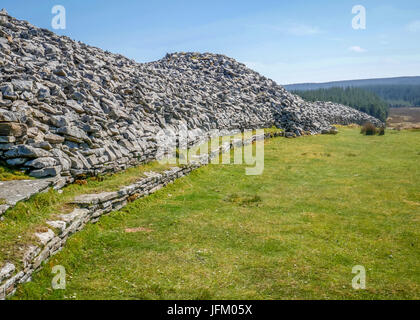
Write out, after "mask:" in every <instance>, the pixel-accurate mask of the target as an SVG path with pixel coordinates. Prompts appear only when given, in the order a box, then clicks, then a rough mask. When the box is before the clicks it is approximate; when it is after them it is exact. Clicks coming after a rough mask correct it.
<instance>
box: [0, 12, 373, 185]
mask: <svg viewBox="0 0 420 320" xmlns="http://www.w3.org/2000/svg"><path fill="white" fill-rule="evenodd" d="M0 71H1V72H0V160H2V161H5V162H7V164H8V165H10V166H15V167H19V168H21V169H22V170H27V172H28V173H29V174H30V175H31V176H33V177H36V178H44V177H54V176H60V175H61V176H63V177H67V179H68V180H69V181H70V180H72V179H73V178H74V177H77V176H80V175H86V174H88V175H97V174H100V173H103V172H110V171H111V172H112V171H118V170H122V169H125V168H127V167H129V166H134V165H137V164H139V163H143V162H147V161H150V160H153V159H155V158H156V153H157V149H158V145H157V144H158V142H157V140H156V135H157V133H158V132H159V131H160V130H161V129H162V128H169V129H172V130H175V131H177V130H178V128H179V123H184V124H185V125H186V126H187V127H188V129H189V130H191V131H192V132H194V130H195V132H197V131H198V132H200V133H201V134H207V133H209V132H211V131H212V130H214V129H218V130H221V131H226V132H232V131H235V130H245V129H255V128H266V127H272V126H274V125H275V126H277V127H279V128H283V129H285V131H286V132H291V133H293V134H294V135H297V136H299V135H302V134H304V133H308V132H310V133H312V134H315V133H320V132H322V131H325V130H329V129H330V127H331V125H332V124H350V123H357V124H362V123H364V122H367V121H370V122H373V123H375V124H378V125H381V122H380V121H379V120H377V119H375V118H372V117H370V116H368V115H367V114H364V113H361V112H358V111H356V110H354V109H351V108H349V107H346V106H342V105H338V104H333V103H321V102H319V103H308V102H305V101H303V100H302V99H300V98H298V97H296V96H294V95H292V94H290V93H289V92H287V91H286V90H285V89H284V88H283V87H281V86H279V85H277V84H276V83H275V82H274V81H272V80H270V79H267V78H265V77H263V76H261V75H260V74H258V73H257V72H254V71H252V70H250V69H248V68H247V67H246V66H245V65H244V64H241V63H239V62H236V61H235V60H233V59H230V58H228V57H226V56H223V55H216V54H210V53H205V54H200V53H174V54H168V55H166V57H164V58H163V59H161V60H159V61H156V62H151V63H137V62H135V61H133V60H130V59H128V58H125V57H124V56H122V55H118V54H112V53H110V52H107V51H103V50H101V49H99V48H94V47H91V46H88V45H86V44H84V43H81V42H77V41H73V40H71V39H70V38H68V37H63V36H58V35H56V34H54V33H53V32H51V31H49V30H46V29H40V28H37V27H35V26H33V25H31V24H30V23H28V22H26V21H20V20H17V19H15V18H13V17H11V16H9V15H8V13H7V12H6V11H5V10H2V11H0Z"/></svg>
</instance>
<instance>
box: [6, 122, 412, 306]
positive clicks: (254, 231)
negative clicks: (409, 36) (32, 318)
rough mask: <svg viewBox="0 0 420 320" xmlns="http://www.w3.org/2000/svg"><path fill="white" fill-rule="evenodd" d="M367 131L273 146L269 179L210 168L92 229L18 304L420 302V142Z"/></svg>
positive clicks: (406, 135)
mask: <svg viewBox="0 0 420 320" xmlns="http://www.w3.org/2000/svg"><path fill="white" fill-rule="evenodd" d="M359 132H360V129H358V128H353V129H347V128H346V129H344V128H341V129H340V134H339V135H337V136H330V135H323V136H305V137H301V138H298V139H284V138H277V139H272V140H269V141H267V142H266V145H265V170H264V174H263V175H261V176H246V175H245V169H244V167H243V166H238V165H225V166H220V165H209V166H207V167H203V168H201V169H199V170H197V171H195V172H193V173H192V174H191V175H190V176H188V177H185V178H182V179H180V180H178V181H176V182H175V183H174V184H173V185H170V186H168V187H166V188H165V189H162V190H160V191H158V192H157V193H156V194H154V195H152V196H150V197H148V198H144V199H141V200H138V201H135V202H133V203H131V204H129V205H128V206H127V207H126V208H124V209H123V210H121V211H119V212H116V213H113V214H111V215H109V216H106V217H103V218H102V219H101V220H100V222H99V223H97V224H95V225H89V226H87V227H86V229H84V230H83V231H81V232H80V233H78V234H77V235H75V236H73V237H72V238H71V239H70V240H69V242H68V244H67V246H66V248H65V249H64V250H63V251H62V252H60V253H59V254H58V255H57V256H55V257H54V258H53V259H51V260H50V262H48V263H47V265H46V266H45V267H44V269H43V270H42V271H41V272H39V273H37V274H36V275H35V276H34V278H33V282H31V283H28V284H25V285H23V286H21V287H20V288H19V290H18V292H17V294H16V295H15V296H14V297H13V299H419V298H420V241H419V239H420V169H419V163H420V132H409V131H393V132H388V133H387V135H385V136H362V135H361V134H360V133H359ZM54 265H63V266H64V267H65V268H66V270H67V289H66V290H52V289H51V280H52V278H53V275H52V274H51V268H52V267H53V266H54ZM355 265H362V266H364V267H365V268H366V271H367V275H366V290H354V289H353V288H352V286H351V283H352V278H353V277H354V276H355V275H354V274H352V268H353V266H355Z"/></svg>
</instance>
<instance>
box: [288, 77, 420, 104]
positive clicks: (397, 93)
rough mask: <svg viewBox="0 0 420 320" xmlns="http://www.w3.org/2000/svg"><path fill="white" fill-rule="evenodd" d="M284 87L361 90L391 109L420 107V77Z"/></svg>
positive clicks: (289, 86) (299, 89)
mask: <svg viewBox="0 0 420 320" xmlns="http://www.w3.org/2000/svg"><path fill="white" fill-rule="evenodd" d="M284 87H285V88H286V89H287V90H289V91H301V92H302V91H310V90H319V89H331V88H361V89H363V90H366V91H369V92H372V93H374V94H376V95H377V96H379V97H380V98H381V99H383V100H384V101H385V102H386V103H388V105H389V107H394V108H399V107H412V106H420V77H398V78H381V79H366V80H347V81H334V82H325V83H301V84H290V85H286V86H284Z"/></svg>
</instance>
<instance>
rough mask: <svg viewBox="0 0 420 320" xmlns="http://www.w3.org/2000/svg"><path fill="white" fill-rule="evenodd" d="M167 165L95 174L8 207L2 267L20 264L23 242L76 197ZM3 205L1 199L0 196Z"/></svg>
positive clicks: (0, 239) (0, 248)
mask: <svg viewBox="0 0 420 320" xmlns="http://www.w3.org/2000/svg"><path fill="white" fill-rule="evenodd" d="M168 167H169V166H168V165H161V164H159V163H158V162H157V161H155V162H151V163H149V164H146V165H141V166H138V167H135V168H130V169H127V170H125V171H124V172H119V173H116V174H110V175H104V176H101V177H93V178H89V179H87V180H86V183H87V184H85V185H78V184H72V185H69V186H67V187H65V188H64V189H63V192H62V193H61V194H60V193H59V192H57V191H54V190H53V189H50V190H49V191H48V192H46V193H40V194H37V195H35V196H33V197H32V198H31V199H30V200H28V201H25V202H19V203H18V204H17V205H16V206H15V207H14V208H13V209H10V210H8V211H7V212H6V213H5V214H4V215H3V217H4V218H5V219H4V221H0V266H1V265H3V264H4V262H5V261H10V262H13V263H15V264H17V265H20V260H21V256H22V249H21V248H23V247H24V245H26V244H28V243H33V241H34V238H33V235H34V233H35V232H37V231H42V230H45V228H46V227H47V224H46V222H47V221H48V220H49V219H54V216H55V215H56V214H58V213H66V212H69V211H70V210H72V209H73V206H72V205H70V204H69V203H70V202H71V201H72V200H73V199H74V197H75V196H77V195H81V194H90V193H101V192H107V191H117V190H119V189H120V188H121V187H122V186H124V185H129V184H131V183H134V182H135V181H138V180H140V179H141V178H142V177H145V176H144V175H143V173H144V172H146V171H155V172H159V171H163V170H165V169H167V168H168ZM0 204H1V199H0Z"/></svg>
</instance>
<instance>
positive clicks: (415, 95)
mask: <svg viewBox="0 0 420 320" xmlns="http://www.w3.org/2000/svg"><path fill="white" fill-rule="evenodd" d="M363 89H365V90H368V91H370V92H373V93H375V94H377V95H378V96H379V97H380V98H382V99H383V100H385V101H386V102H387V103H388V104H389V106H390V107H391V108H400V107H416V106H420V85H378V86H367V87H363Z"/></svg>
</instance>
